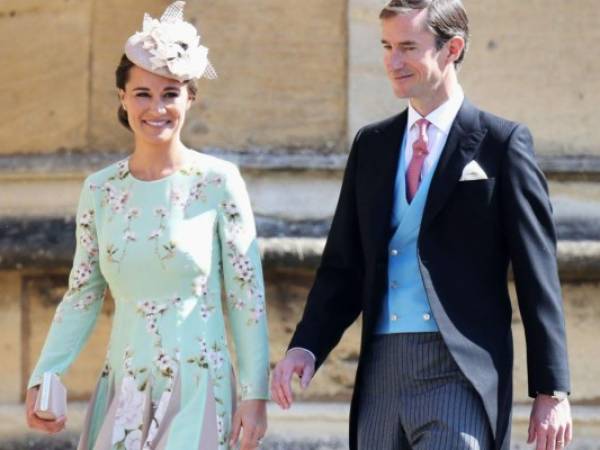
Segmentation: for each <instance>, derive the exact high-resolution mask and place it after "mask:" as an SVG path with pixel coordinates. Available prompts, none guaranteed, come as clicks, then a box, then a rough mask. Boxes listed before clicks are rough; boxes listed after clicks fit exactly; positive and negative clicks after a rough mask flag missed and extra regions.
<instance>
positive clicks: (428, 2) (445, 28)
mask: <svg viewBox="0 0 600 450" xmlns="http://www.w3.org/2000/svg"><path fill="white" fill-rule="evenodd" d="M420 9H426V10H427V27H428V29H429V31H431V33H432V34H433V35H434V37H435V46H436V48H437V49H438V50H440V49H441V48H442V47H443V46H444V44H445V43H446V42H448V41H449V40H450V39H452V38H453V37H454V36H459V37H461V38H463V39H464V41H465V48H464V50H463V51H462V53H461V54H460V56H459V57H458V59H457V60H456V61H455V62H454V65H455V66H456V67H458V66H459V65H460V64H461V63H462V61H463V59H464V56H465V53H466V51H467V44H468V42H469V18H468V17H467V11H466V10H465V7H464V6H463V4H462V1H461V0H389V1H388V2H387V3H386V4H385V6H384V7H383V9H382V10H381V12H380V13H379V18H380V19H382V20H384V19H389V18H391V17H394V16H396V15H398V14H406V13H409V12H411V11H414V10H420Z"/></svg>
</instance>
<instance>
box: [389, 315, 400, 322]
mask: <svg viewBox="0 0 600 450" xmlns="http://www.w3.org/2000/svg"><path fill="white" fill-rule="evenodd" d="M390 318H391V319H392V322H395V321H396V320H398V316H397V315H396V314H392V317H390Z"/></svg>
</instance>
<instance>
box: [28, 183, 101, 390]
mask: <svg viewBox="0 0 600 450" xmlns="http://www.w3.org/2000/svg"><path fill="white" fill-rule="evenodd" d="M95 220H96V215H95V209H94V204H93V195H92V192H91V190H90V185H89V183H87V182H86V183H84V187H83V190H82V191H81V195H80V198H79V207H78V209H77V217H76V229H75V237H76V240H77V242H76V246H75V256H74V258H73V267H72V269H71V273H70V275H69V286H68V290H67V292H66V293H65V295H64V297H63V298H62V301H61V302H60V304H59V305H58V307H57V308H56V312H55V314H54V318H53V320H52V325H51V327H50V331H49V332H48V336H47V337H46V342H45V343H44V347H43V349H42V353H41V355H40V358H39V360H38V362H37V365H36V367H35V369H34V371H33V373H32V374H31V377H30V379H29V383H28V385H27V387H28V388H30V387H32V386H36V385H38V384H40V383H41V381H42V377H43V374H44V372H53V373H56V374H59V375H60V374H62V373H64V372H65V371H66V370H67V369H68V368H69V366H70V365H71V364H72V363H73V361H74V360H75V358H76V357H77V355H78V354H79V352H80V351H81V348H82V347H83V345H84V344H85V343H86V341H87V339H88V337H89V335H90V333H91V332H92V330H93V328H94V325H95V324H96V319H97V317H98V314H99V313H100V310H101V308H102V303H103V301H104V293H105V290H106V281H105V280H104V277H103V276H102V274H101V273H100V267H99V258H98V237H97V234H96V223H95Z"/></svg>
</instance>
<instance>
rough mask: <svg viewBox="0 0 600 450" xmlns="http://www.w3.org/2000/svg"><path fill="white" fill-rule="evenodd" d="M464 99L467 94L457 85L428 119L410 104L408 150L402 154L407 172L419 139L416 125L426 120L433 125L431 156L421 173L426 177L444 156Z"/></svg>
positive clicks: (429, 136) (428, 145)
mask: <svg viewBox="0 0 600 450" xmlns="http://www.w3.org/2000/svg"><path fill="white" fill-rule="evenodd" d="M464 99H465V94H464V92H463V90H462V88H461V87H460V85H459V84H457V85H456V88H455V89H454V92H452V94H451V95H450V98H448V100H446V101H445V102H444V103H442V104H441V105H440V106H438V107H437V108H436V109H434V110H433V111H431V112H430V113H429V114H427V116H426V117H423V116H421V114H419V113H418V112H417V111H416V110H415V109H414V108H413V107H412V105H411V104H410V102H409V103H408V122H407V124H406V125H407V126H406V129H407V130H409V133H408V136H407V139H406V148H405V149H404V151H403V152H402V154H403V155H404V158H405V163H406V164H405V167H406V169H407V170H408V166H409V164H410V160H411V158H412V155H413V143H414V142H415V141H416V140H417V139H418V137H419V127H417V126H416V125H415V123H416V122H417V120H419V119H423V118H425V119H427V120H428V121H429V122H430V123H431V125H429V127H428V128H427V137H428V138H429V142H428V144H427V149H428V150H429V154H428V155H427V156H426V157H425V161H424V162H423V169H422V171H421V177H425V176H426V175H427V174H428V173H429V171H430V170H431V169H432V167H435V166H436V163H437V161H438V159H439V158H440V155H441V154H442V150H443V149H444V145H446V141H447V140H448V134H449V133H450V128H451V127H452V123H453V122H454V119H456V115H457V114H458V110H459V109H460V107H461V105H462V103H463V100H464ZM404 175H406V174H404Z"/></svg>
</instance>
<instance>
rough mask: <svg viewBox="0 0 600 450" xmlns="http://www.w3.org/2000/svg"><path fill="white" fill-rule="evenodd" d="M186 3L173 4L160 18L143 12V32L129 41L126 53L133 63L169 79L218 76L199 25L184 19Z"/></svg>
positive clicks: (139, 32)
mask: <svg viewBox="0 0 600 450" xmlns="http://www.w3.org/2000/svg"><path fill="white" fill-rule="evenodd" d="M184 6H185V2H183V1H176V2H173V3H171V4H170V5H169V6H168V7H167V9H166V10H165V12H164V13H163V15H162V16H161V18H160V20H158V19H154V18H152V17H151V16H150V15H149V14H148V13H146V14H144V22H143V26H142V31H138V32H137V33H135V34H134V35H133V36H131V37H130V38H129V39H128V40H127V42H126V43H125V54H126V55H127V57H128V58H129V59H130V60H131V61H132V62H133V63H134V64H136V65H138V66H140V67H142V68H143V69H146V70H148V71H150V72H152V73H156V74H158V75H162V76H165V77H167V78H174V79H176V80H178V81H186V80H191V79H195V78H208V79H215V78H217V73H216V71H215V69H214V68H213V66H212V64H211V63H210V61H209V59H208V48H207V47H204V46H203V45H200V35H199V34H198V31H197V30H196V28H195V27H194V26H193V25H192V24H191V23H189V22H185V21H184V20H183V8H184Z"/></svg>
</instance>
